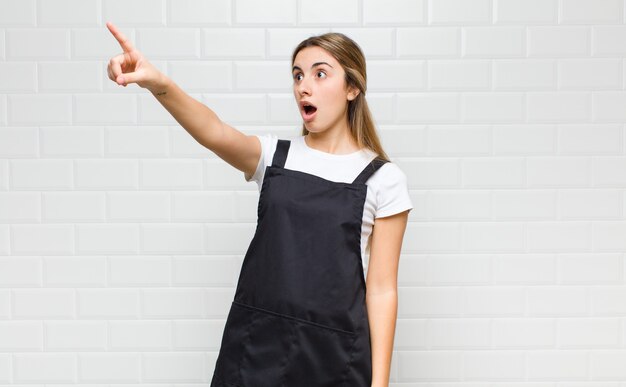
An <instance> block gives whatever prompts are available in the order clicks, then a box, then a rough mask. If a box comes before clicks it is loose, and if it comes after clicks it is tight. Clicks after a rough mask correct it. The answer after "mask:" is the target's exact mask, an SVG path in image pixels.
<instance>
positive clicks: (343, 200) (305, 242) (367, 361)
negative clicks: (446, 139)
mask: <svg viewBox="0 0 626 387" xmlns="http://www.w3.org/2000/svg"><path fill="white" fill-rule="evenodd" d="M290 144H291V142H290V141H289V140H283V139H279V140H278V144H277V147H276V152H275V153H274V157H273V160H272V165H271V166H267V167H266V169H265V176H264V179H263V184H262V186H261V192H260V195H259V204H258V209H257V212H258V222H257V227H256V231H255V235H254V237H253V239H252V241H251V242H250V246H249V248H248V251H247V253H246V255H245V257H244V261H243V264H242V267H241V272H240V274H239V280H238V283H237V288H236V291H235V297H234V300H233V302H232V304H231V307H230V311H229V313H228V317H227V319H226V325H225V328H224V333H223V336H222V341H221V348H220V352H219V354H218V357H217V361H216V364H215V371H214V374H213V378H212V381H211V387H309V386H310V387H340V386H345V387H371V382H372V361H371V346H370V330H369V322H368V316H367V307H366V303H365V290H366V289H365V278H364V275H363V264H362V261H361V258H362V257H361V226H362V221H363V210H364V205H365V198H366V194H367V185H366V184H365V182H366V181H367V179H369V177H370V176H371V175H372V174H373V173H374V172H376V170H378V168H380V167H381V166H382V165H383V164H384V163H385V162H387V161H386V160H382V159H378V158H375V159H374V160H372V161H371V162H370V163H368V165H367V166H366V167H365V168H364V169H363V171H362V172H361V173H360V174H359V175H358V176H357V178H356V179H355V180H354V182H352V183H344V182H334V181H330V180H326V179H324V178H322V177H319V176H316V175H313V174H309V173H306V172H301V171H296V170H292V169H286V168H284V165H285V161H286V159H287V153H288V151H289V145H290Z"/></svg>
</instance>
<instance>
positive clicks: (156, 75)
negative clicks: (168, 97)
mask: <svg viewBox="0 0 626 387" xmlns="http://www.w3.org/2000/svg"><path fill="white" fill-rule="evenodd" d="M106 26H107V28H108V29H109V31H111V33H112V34H113V36H114V37H115V39H117V41H118V43H119V44H120V46H122V50H123V53H122V54H119V55H116V56H114V57H112V58H111V59H110V60H109V65H108V67H107V72H108V74H109V79H111V80H112V81H113V82H116V83H117V84H118V85H122V86H126V85H128V84H129V83H136V84H137V85H139V86H140V87H143V88H147V89H150V90H152V89H157V88H159V86H160V84H161V83H162V82H163V77H164V76H163V74H162V73H161V72H160V71H159V70H158V69H157V68H156V67H154V66H153V65H152V64H151V63H150V62H148V60H146V58H144V56H143V55H142V54H141V53H140V52H139V51H138V50H137V49H135V47H134V46H133V44H132V43H131V42H130V40H128V39H127V38H126V36H124V34H122V33H121V32H120V31H119V30H118V29H117V27H115V26H114V25H113V23H111V22H107V23H106Z"/></svg>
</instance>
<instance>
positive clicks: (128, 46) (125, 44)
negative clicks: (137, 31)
mask: <svg viewBox="0 0 626 387" xmlns="http://www.w3.org/2000/svg"><path fill="white" fill-rule="evenodd" d="M106 25H107V28H108V29H109V31H111V33H112V34H113V36H114V37H115V39H117V41H118V42H119V44H120V46H122V49H123V50H124V52H129V51H132V50H133V44H132V43H131V42H130V40H128V39H127V38H126V36H124V34H123V33H121V32H120V31H119V30H118V29H117V27H115V26H114V25H113V23H111V22H107V23H106Z"/></svg>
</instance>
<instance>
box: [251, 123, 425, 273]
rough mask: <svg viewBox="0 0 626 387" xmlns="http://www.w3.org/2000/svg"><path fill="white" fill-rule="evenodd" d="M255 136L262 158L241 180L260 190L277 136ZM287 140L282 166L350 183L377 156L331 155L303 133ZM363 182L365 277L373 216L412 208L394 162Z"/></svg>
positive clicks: (362, 153) (361, 152) (368, 152)
mask: <svg viewBox="0 0 626 387" xmlns="http://www.w3.org/2000/svg"><path fill="white" fill-rule="evenodd" d="M256 136H257V137H258V138H259V140H260V141H261V157H260V159H259V163H258V165H257V167H256V171H255V172H254V174H253V175H252V176H251V177H250V178H249V179H248V178H247V176H245V175H244V179H246V181H255V182H256V183H257V185H258V189H259V191H260V190H261V188H262V186H263V177H264V175H265V167H266V166H268V165H271V164H272V159H273V157H274V152H275V151H276V145H277V144H278V136H277V135H275V134H273V133H267V134H263V135H256ZM281 138H282V137H281ZM286 139H289V140H291V145H290V146H289V152H288V154H287V160H286V161H285V168H287V169H293V170H296V171H301V172H306V173H310V174H313V175H316V176H319V177H322V178H324V179H327V180H331V181H336V182H344V183H352V182H353V181H354V179H356V177H357V176H358V175H359V173H361V171H362V170H363V168H365V166H366V165H367V164H368V163H369V162H370V161H372V160H373V159H374V158H375V157H376V153H374V152H373V151H371V150H369V149H366V148H365V149H361V150H359V151H357V152H353V153H349V154H333V153H327V152H323V151H320V150H317V149H313V148H311V147H309V146H308V145H307V144H306V142H305V141H304V136H303V135H300V136H298V137H295V138H286ZM366 184H367V195H366V199H365V207H364V208H363V222H362V226H361V257H362V261H363V271H364V275H365V276H367V268H368V264H369V246H368V241H369V237H370V235H371V234H372V226H373V225H374V218H382V217H385V216H390V215H394V214H397V213H399V212H402V211H406V210H409V211H410V210H411V209H412V208H413V204H412V203H411V198H410V196H409V190H408V185H407V179H406V175H405V174H404V172H402V170H401V169H400V168H399V167H398V166H397V165H396V164H394V163H393V162H387V163H384V164H383V165H382V166H381V167H380V168H379V169H378V170H377V171H376V172H374V174H373V175H372V176H371V177H370V178H369V179H368V180H367V182H366Z"/></svg>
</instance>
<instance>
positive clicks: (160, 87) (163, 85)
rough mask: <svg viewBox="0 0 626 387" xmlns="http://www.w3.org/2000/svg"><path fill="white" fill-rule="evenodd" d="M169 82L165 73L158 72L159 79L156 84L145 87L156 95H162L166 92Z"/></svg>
mask: <svg viewBox="0 0 626 387" xmlns="http://www.w3.org/2000/svg"><path fill="white" fill-rule="evenodd" d="M170 83H171V79H170V78H169V77H168V76H167V75H165V74H163V73H160V75H159V80H158V81H157V82H156V84H155V85H154V86H150V87H147V89H148V90H149V91H150V92H151V93H152V94H154V95H155V96H156V97H158V96H163V95H166V94H167V91H168V89H169V86H170Z"/></svg>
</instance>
